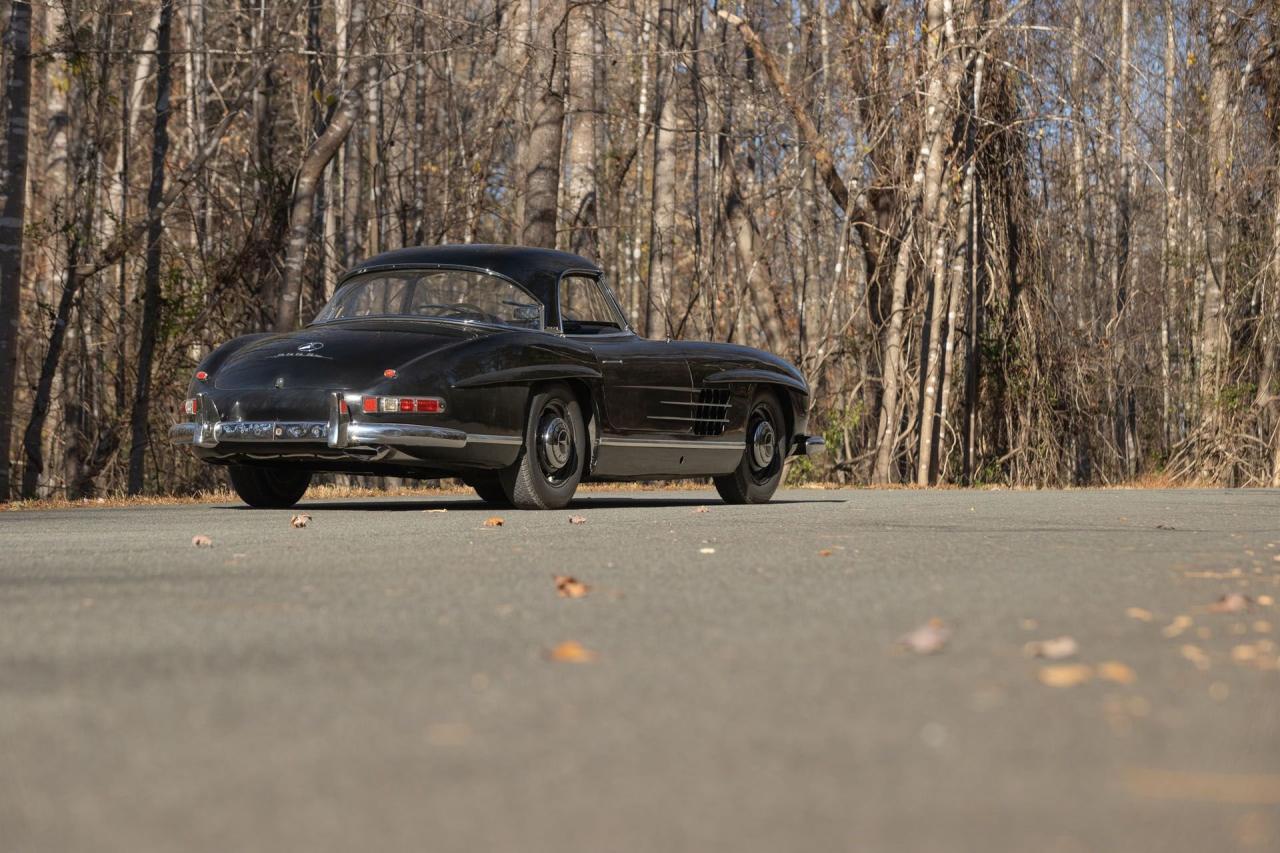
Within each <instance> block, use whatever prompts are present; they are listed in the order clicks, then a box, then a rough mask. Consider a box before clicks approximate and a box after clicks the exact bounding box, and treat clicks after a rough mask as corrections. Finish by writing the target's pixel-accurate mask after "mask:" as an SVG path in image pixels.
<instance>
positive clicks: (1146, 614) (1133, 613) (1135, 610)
mask: <svg viewBox="0 0 1280 853" xmlns="http://www.w3.org/2000/svg"><path fill="white" fill-rule="evenodd" d="M1124 615H1125V616H1128V617H1129V618H1130V619H1137V620H1138V621H1139V622H1150V621H1151V611H1150V610H1145V609H1143V608H1141V607H1130V608H1128V609H1126V610H1125V611H1124Z"/></svg>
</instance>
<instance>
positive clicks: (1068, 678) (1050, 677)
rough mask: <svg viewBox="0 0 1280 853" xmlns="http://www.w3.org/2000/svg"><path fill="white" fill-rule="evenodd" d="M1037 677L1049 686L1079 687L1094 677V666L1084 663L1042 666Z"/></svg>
mask: <svg viewBox="0 0 1280 853" xmlns="http://www.w3.org/2000/svg"><path fill="white" fill-rule="evenodd" d="M1036 677H1037V678H1038V679H1040V683H1041V684H1044V685H1046V686H1048V687H1077V686H1079V685H1081V684H1087V683H1088V682H1089V681H1090V680H1091V679H1092V678H1093V667H1091V666H1088V665H1087V664H1083V663H1064V664H1059V665H1057V666H1042V667H1040V672H1039V673H1037V675H1036Z"/></svg>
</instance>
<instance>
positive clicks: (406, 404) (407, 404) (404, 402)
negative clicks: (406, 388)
mask: <svg viewBox="0 0 1280 853" xmlns="http://www.w3.org/2000/svg"><path fill="white" fill-rule="evenodd" d="M400 411H402V412H412V411H413V400H411V399H409V398H408V397H401V398H400Z"/></svg>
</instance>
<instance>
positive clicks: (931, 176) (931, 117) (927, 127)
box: [871, 0, 950, 483]
mask: <svg viewBox="0 0 1280 853" xmlns="http://www.w3.org/2000/svg"><path fill="white" fill-rule="evenodd" d="M943 5H944V0H929V3H928V5H927V7H926V11H925V14H926V18H927V21H926V32H927V34H928V44H929V47H928V53H929V57H930V61H929V67H928V71H927V74H928V77H929V83H928V88H927V90H926V94H925V102H924V104H925V120H924V134H923V140H924V144H923V146H922V147H921V149H920V150H921V153H922V154H923V155H925V156H924V159H923V161H921V160H919V159H917V161H916V172H915V175H914V176H913V177H912V181H911V191H910V194H909V199H908V202H907V204H906V208H905V209H906V213H907V218H906V221H905V222H904V227H903V230H902V242H901V244H900V245H899V246H898V258H897V262H896V264H895V266H894V271H893V287H892V291H891V302H890V313H889V321H888V325H887V327H886V329H885V333H884V348H883V351H884V390H883V393H882V394H881V398H880V414H879V419H878V426H877V429H876V456H875V465H874V467H873V468H872V473H871V479H872V482H875V483H888V482H891V481H892V480H893V459H894V456H895V451H896V449H897V446H898V426H899V423H900V421H901V419H902V412H901V410H900V403H899V397H900V394H901V391H902V384H903V382H904V381H905V371H904V368H905V361H904V359H903V356H902V327H903V321H904V314H905V311H906V293H907V284H908V278H909V277H910V274H911V269H912V265H913V264H912V246H913V241H912V233H913V231H914V230H915V227H916V222H915V221H913V220H914V217H913V216H912V211H914V210H915V209H916V208H917V207H919V213H920V225H921V226H922V227H923V228H924V229H925V231H926V233H927V234H928V235H930V238H931V239H930V248H931V245H932V243H933V242H936V239H935V238H936V236H937V234H938V221H937V219H938V202H939V200H940V198H941V195H942V175H943V166H944V163H945V156H944V155H945V152H946V147H947V143H948V134H946V133H944V132H943V131H944V129H945V128H947V127H950V123H949V122H948V121H947V120H946V119H947V116H948V113H949V111H948V110H947V104H946V99H945V97H944V91H946V88H947V86H948V83H949V80H948V79H944V75H943V73H942V70H943V61H944V59H945V56H944V53H943V48H944V44H943V25H944V21H945V16H944V12H943ZM946 76H947V77H948V78H949V77H950V75H949V74H948V75H946Z"/></svg>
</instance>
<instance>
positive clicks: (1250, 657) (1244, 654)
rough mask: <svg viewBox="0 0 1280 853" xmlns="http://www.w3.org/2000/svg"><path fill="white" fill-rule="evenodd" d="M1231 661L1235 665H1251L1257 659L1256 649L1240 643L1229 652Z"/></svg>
mask: <svg viewBox="0 0 1280 853" xmlns="http://www.w3.org/2000/svg"><path fill="white" fill-rule="evenodd" d="M1231 659H1232V660H1233V661H1235V662H1236V663H1253V662H1254V661H1255V660H1257V659H1258V647H1257V646H1254V645H1251V644H1249V643H1242V644H1241V645H1238V646H1236V647H1235V648H1233V649H1232V650H1231Z"/></svg>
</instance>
